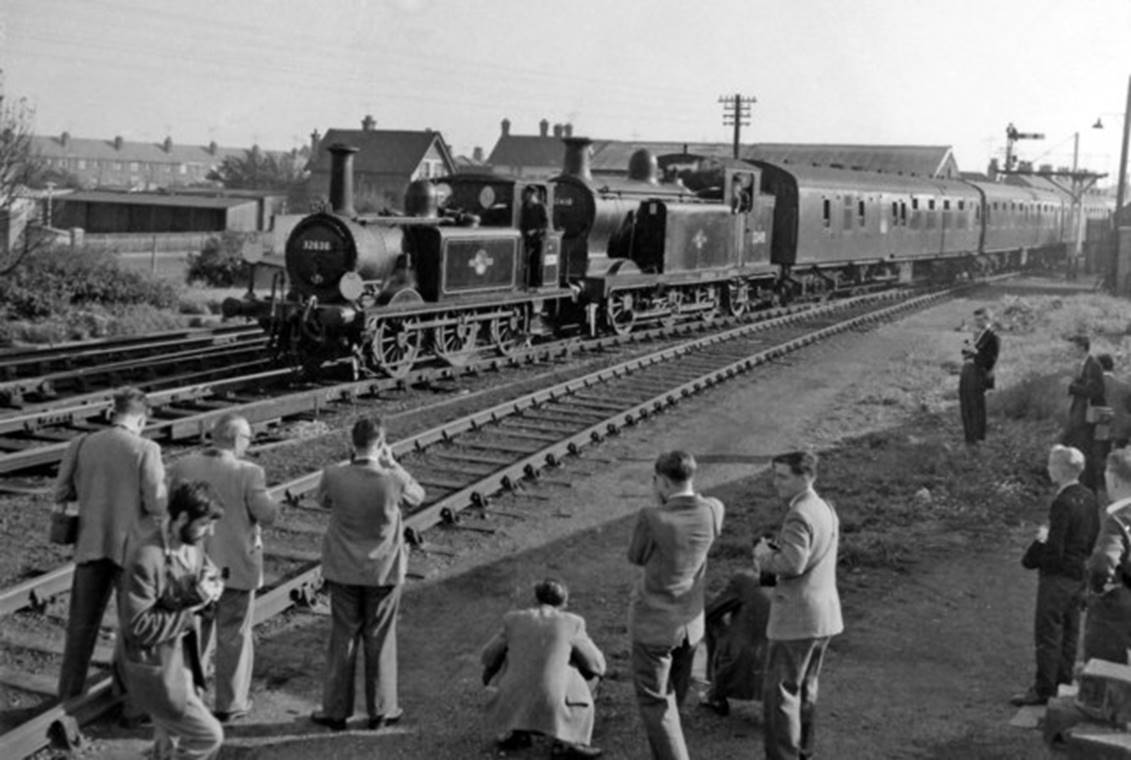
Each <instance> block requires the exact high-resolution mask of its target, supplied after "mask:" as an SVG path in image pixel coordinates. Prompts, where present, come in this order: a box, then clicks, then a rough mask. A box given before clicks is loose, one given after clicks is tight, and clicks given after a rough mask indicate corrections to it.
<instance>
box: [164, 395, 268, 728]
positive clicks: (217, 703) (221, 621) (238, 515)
mask: <svg viewBox="0 0 1131 760" xmlns="http://www.w3.org/2000/svg"><path fill="white" fill-rule="evenodd" d="M250 443H251V425H249V424H248V421H247V420H246V419H244V418H243V417H241V416H239V415H237V414H224V415H222V416H221V417H220V418H219V419H217V420H216V423H215V424H214V425H213V427H212V446H211V447H210V448H208V449H206V450H205V451H203V452H202V453H198V454H190V455H189V456H186V457H183V458H182V459H180V460H178V461H177V462H176V463H174V464H173V465H172V466H171V467H170V468H169V478H170V480H171V481H172V482H174V483H176V482H177V481H188V480H202V481H204V482H206V483H210V484H211V485H212V487H213V488H214V489H215V491H216V493H217V495H218V496H219V498H220V504H221V505H222V506H223V507H224V516H223V517H222V518H220V521H219V522H218V523H217V524H216V530H215V531H213V533H212V535H210V536H209V537H208V538H207V540H206V541H205V544H204V549H205V551H206V552H207V553H208V557H209V559H211V560H212V561H213V562H214V563H215V564H216V566H217V567H219V568H220V572H221V574H222V575H223V576H224V594H223V596H221V597H220V600H219V601H218V602H217V603H216V607H215V609H214V610H213V611H212V614H211V615H209V616H206V617H205V619H204V623H203V626H202V630H201V634H202V636H203V639H204V642H203V643H204V650H205V653H206V658H207V656H208V655H209V654H212V653H213V652H214V654H215V663H216V669H215V690H216V693H215V699H214V701H213V705H212V710H213V712H214V713H215V715H216V717H217V718H219V719H220V722H221V723H227V722H228V721H231V720H235V719H237V718H240V717H243V716H245V715H247V713H248V712H249V711H250V710H251V698H250V696H249V695H250V692H251V671H252V665H253V658H254V650H253V642H254V638H253V637H252V631H251V629H252V622H253V617H252V613H253V611H254V608H255V592H256V590H257V589H258V588H259V587H260V586H262V585H263V539H262V536H261V535H260V526H262V525H270V524H271V523H272V522H274V520H275V517H276V515H277V514H278V512H279V505H278V504H277V503H275V502H274V501H272V500H271V498H270V497H269V496H268V495H267V479H266V476H265V474H264V472H263V468H262V467H260V466H259V465H257V464H253V463H251V462H247V461H244V460H243V459H242V457H243V455H244V453H245V452H246V451H247V447H248V444H250Z"/></svg>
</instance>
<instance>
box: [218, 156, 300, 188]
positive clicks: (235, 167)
mask: <svg viewBox="0 0 1131 760" xmlns="http://www.w3.org/2000/svg"><path fill="white" fill-rule="evenodd" d="M304 176H305V171H304V170H303V168H302V166H301V165H300V163H299V159H297V158H295V157H292V156H290V155H289V154H286V153H284V154H282V155H275V154H271V153H265V152H264V151H261V150H259V148H258V146H256V147H253V148H252V149H251V150H247V151H244V155H243V156H242V157H241V156H228V157H227V158H225V159H224V161H223V162H222V163H221V164H220V166H219V168H217V169H216V170H215V171H213V172H210V173H209V175H208V179H211V180H216V181H219V182H222V183H223V185H224V187H228V188H233V189H241V190H280V191H289V190H290V189H291V188H292V187H294V186H295V185H297V184H301V183H302V181H303V179H304Z"/></svg>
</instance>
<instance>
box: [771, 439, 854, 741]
mask: <svg viewBox="0 0 1131 760" xmlns="http://www.w3.org/2000/svg"><path fill="white" fill-rule="evenodd" d="M771 464H772V466H773V477H774V488H775V490H776V491H777V493H778V496H780V497H781V498H782V499H784V500H786V502H787V503H788V504H789V508H788V511H787V512H786V515H785V521H784V522H783V523H782V527H781V532H780V533H779V535H778V539H777V541H776V542H774V541H770V540H768V539H766V538H762V539H760V540H759V541H758V542H757V543H756V544H755V545H754V570H755V572H758V573H773V574H774V575H775V576H777V584H776V586H775V587H774V592H773V602H772V603H771V605H770V620H769V623H768V624H767V626H766V638H767V639H769V647H768V651H767V654H766V677H765V690H764V693H763V698H762V711H763V716H764V720H763V745H764V747H765V750H766V758H767V760H797V759H798V758H810V757H812V756H813V751H814V747H815V736H814V717H815V714H816V710H817V678H818V676H820V673H821V663H822V662H823V660H824V656H825V650H826V649H827V648H828V645H829V640H830V639H831V638H832V637H833V636H835V635H837V634H838V633H840V632H841V631H843V630H844V623H843V622H842V620H841V614H840V595H839V594H838V593H837V588H836V555H837V545H838V543H839V532H840V521H839V519H838V518H837V514H836V512H835V511H834V510H833V508H832V506H831V505H829V504H828V503H826V502H825V501H824V500H823V499H822V498H821V497H820V496H818V495H817V492H816V491H814V490H813V482H814V481H815V480H816V478H817V457H816V456H815V455H814V454H811V453H809V452H807V451H794V452H790V453H788V454H779V455H778V456H775V457H774V458H773V459H772V460H771Z"/></svg>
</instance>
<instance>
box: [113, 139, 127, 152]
mask: <svg viewBox="0 0 1131 760" xmlns="http://www.w3.org/2000/svg"><path fill="white" fill-rule="evenodd" d="M125 142H126V141H125V140H123V139H122V136H121V135H117V136H115V137H114V150H121V149H122V145H123V144H124V143H125Z"/></svg>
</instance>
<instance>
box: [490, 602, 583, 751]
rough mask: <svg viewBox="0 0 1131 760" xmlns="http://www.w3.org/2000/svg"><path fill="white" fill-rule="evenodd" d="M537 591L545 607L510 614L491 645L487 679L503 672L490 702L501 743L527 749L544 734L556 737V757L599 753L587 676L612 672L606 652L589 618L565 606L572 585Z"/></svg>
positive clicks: (541, 605)
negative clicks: (589, 625) (607, 669)
mask: <svg viewBox="0 0 1131 760" xmlns="http://www.w3.org/2000/svg"><path fill="white" fill-rule="evenodd" d="M534 597H535V599H536V600H537V601H538V606H537V607H532V608H530V609H525V610H514V611H511V612H508V613H507V614H506V615H505V616H504V617H503V629H502V630H501V631H499V632H498V633H497V634H495V637H494V638H493V639H491V641H490V642H489V643H488V644H487V646H486V647H485V648H484V649H483V655H482V659H483V683H484V684H485V685H486V684H489V683H490V681H491V679H492V678H494V677H495V676H496V674H500V672H501V675H498V682H497V684H496V686H497V689H496V691H495V693H494V694H493V695H492V696H491V699H490V701H489V702H488V705H487V709H488V714H489V717H488V720H489V722H490V724H491V725H492V726H493V727H495V728H496V729H497V733H498V735H499V737H500V738H499V741H498V746H499V749H501V750H508V749H519V748H522V747H526V746H529V745H530V743H531V734H544V735H545V736H548V737H551V738H553V739H555V740H556V742H555V744H554V749H553V756H554V757H578V758H580V757H597V756H598V755H600V754H601V750H600V749H597V748H596V747H592V746H590V741H592V738H593V719H594V705H593V695H592V694H591V692H590V690H589V685H588V684H587V683H586V679H590V678H597V677H599V676H602V675H604V673H605V657H604V655H602V654H601V650H599V649H597V646H596V645H595V644H594V643H593V641H592V640H591V639H590V638H589V635H588V634H587V633H586V632H585V620H583V619H582V618H581V617H580V616H578V615H574V614H572V613H570V612H566V611H565V606H566V602H567V601H568V599H569V592H568V590H567V589H566V587H565V584H563V583H562V582H561V581H557V580H544V581H542V582H541V583H539V584H538V585H537V586H535V587H534Z"/></svg>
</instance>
